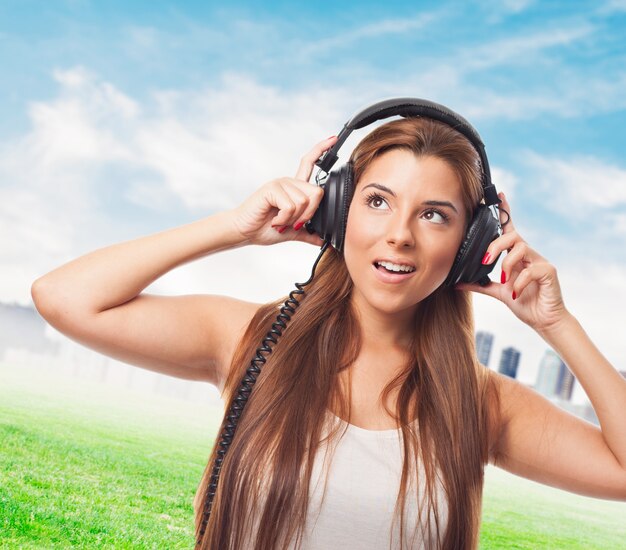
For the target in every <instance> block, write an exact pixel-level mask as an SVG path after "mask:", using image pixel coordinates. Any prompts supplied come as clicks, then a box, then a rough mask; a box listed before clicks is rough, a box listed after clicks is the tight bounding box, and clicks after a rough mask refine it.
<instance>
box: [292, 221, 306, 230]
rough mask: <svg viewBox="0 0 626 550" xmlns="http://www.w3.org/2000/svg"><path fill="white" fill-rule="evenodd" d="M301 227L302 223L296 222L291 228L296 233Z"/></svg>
mask: <svg viewBox="0 0 626 550" xmlns="http://www.w3.org/2000/svg"><path fill="white" fill-rule="evenodd" d="M303 225H304V222H298V223H297V224H296V225H294V226H293V228H294V229H295V230H296V231H298V230H299V229H300V228H301V227H302V226H303Z"/></svg>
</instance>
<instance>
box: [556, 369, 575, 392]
mask: <svg viewBox="0 0 626 550" xmlns="http://www.w3.org/2000/svg"><path fill="white" fill-rule="evenodd" d="M573 389H574V375H573V374H572V373H571V371H570V370H569V369H568V368H567V365H566V364H565V363H563V361H561V370H560V372H559V378H558V380H557V384H556V393H557V395H558V396H559V397H560V398H561V399H563V400H565V401H569V400H570V399H571V398H572V391H573Z"/></svg>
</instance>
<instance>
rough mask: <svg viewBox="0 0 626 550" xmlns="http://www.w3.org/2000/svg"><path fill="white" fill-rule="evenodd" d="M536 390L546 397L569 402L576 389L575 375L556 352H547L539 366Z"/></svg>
mask: <svg viewBox="0 0 626 550" xmlns="http://www.w3.org/2000/svg"><path fill="white" fill-rule="evenodd" d="M535 389H536V390H537V391H538V392H539V393H541V394H543V395H545V396H546V397H558V398H559V399H562V400H564V401H568V400H569V399H571V397H572V391H573V389H574V375H573V374H572V373H571V372H570V370H569V369H568V368H567V365H566V364H565V363H563V361H562V360H561V358H560V357H559V356H558V355H557V354H556V353H555V352H554V350H551V349H549V350H546V353H545V354H544V356H543V359H542V360H541V364H540V365H539V372H538V373H537V382H536V383H535Z"/></svg>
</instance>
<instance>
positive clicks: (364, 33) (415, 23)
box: [300, 13, 438, 59]
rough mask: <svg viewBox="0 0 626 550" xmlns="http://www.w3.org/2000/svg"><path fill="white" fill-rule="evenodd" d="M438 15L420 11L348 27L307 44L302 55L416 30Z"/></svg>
mask: <svg viewBox="0 0 626 550" xmlns="http://www.w3.org/2000/svg"><path fill="white" fill-rule="evenodd" d="M437 17H438V15H437V14H436V13H420V14H418V15H416V16H414V17H412V18H400V19H383V20H382V21H374V22H372V23H366V24H364V25H361V26H360V27H356V28H352V29H347V30H345V31H344V32H342V33H341V34H337V35H335V36H332V37H328V38H321V39H319V40H316V41H315V42H313V43H311V44H309V45H305V46H304V48H303V49H302V50H301V51H300V56H301V57H302V58H303V59H306V58H308V57H309V56H311V55H316V54H318V53H320V52H325V51H328V50H337V49H339V48H344V47H347V46H352V45H353V44H354V43H356V42H359V41H361V40H364V39H369V38H377V37H380V36H385V35H390V34H405V33H409V32H415V31H418V30H420V29H422V28H424V27H425V26H426V25H428V24H431V23H432V22H433V21H434V20H435V19H436V18H437Z"/></svg>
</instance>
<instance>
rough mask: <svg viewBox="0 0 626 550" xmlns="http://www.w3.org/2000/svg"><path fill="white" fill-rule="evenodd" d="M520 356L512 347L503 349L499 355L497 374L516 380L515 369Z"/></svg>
mask: <svg viewBox="0 0 626 550" xmlns="http://www.w3.org/2000/svg"><path fill="white" fill-rule="evenodd" d="M520 356H521V354H520V352H519V351H518V350H516V349H515V348H513V347H508V348H504V349H503V350H502V354H501V355H500V366H499V367H498V372H499V373H500V374H505V375H506V376H508V377H510V378H517V368H518V367H519V358H520Z"/></svg>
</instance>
